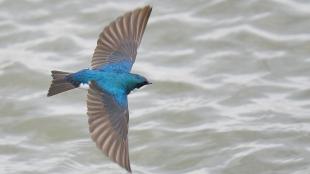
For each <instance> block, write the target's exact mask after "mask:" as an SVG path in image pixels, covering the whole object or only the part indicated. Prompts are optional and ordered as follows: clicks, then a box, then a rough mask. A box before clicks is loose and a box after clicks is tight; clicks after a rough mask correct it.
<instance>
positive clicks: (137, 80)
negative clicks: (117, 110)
mask: <svg viewBox="0 0 310 174" xmlns="http://www.w3.org/2000/svg"><path fill="white" fill-rule="evenodd" d="M122 64H123V62H118V63H114V64H110V65H108V66H104V67H102V68H99V69H94V70H91V69H83V70H81V71H78V72H76V73H72V74H70V75H68V76H66V77H65V79H66V80H67V81H69V82H71V83H73V84H75V83H76V85H77V86H80V85H81V84H89V83H90V82H94V83H96V84H97V86H98V87H99V89H100V90H101V91H105V92H107V93H109V94H111V95H113V97H115V99H116V101H117V102H118V104H120V105H121V106H127V100H126V99H125V96H127V95H128V94H129V93H130V92H131V91H132V90H133V89H135V88H139V87H140V86H143V85H147V84H148V83H149V82H148V81H147V80H146V79H145V78H144V77H142V76H140V75H138V74H132V73H129V72H126V71H123V70H122V69H121V68H119V67H122Z"/></svg>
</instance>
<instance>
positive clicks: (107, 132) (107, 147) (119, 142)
mask: <svg viewBox="0 0 310 174" xmlns="http://www.w3.org/2000/svg"><path fill="white" fill-rule="evenodd" d="M87 115H88V117H89V118H88V123H89V131H90V134H91V138H92V139H93V141H94V142H95V143H96V145H97V147H98V148H99V149H101V150H102V151H103V152H104V154H105V155H107V156H108V157H109V158H110V159H111V160H113V161H114V162H116V163H117V164H119V165H120V166H121V167H123V168H125V169H126V170H127V171H129V172H131V168H130V161H129V153H128V139H127V133H128V119H129V117H128V116H129V115H128V108H127V106H126V107H122V106H119V105H118V104H117V103H116V101H115V100H114V98H113V96H111V95H109V94H107V93H105V92H102V91H101V90H100V89H99V88H98V87H97V86H96V84H95V83H94V82H92V83H91V84H90V87H89V90H88V95H87Z"/></svg>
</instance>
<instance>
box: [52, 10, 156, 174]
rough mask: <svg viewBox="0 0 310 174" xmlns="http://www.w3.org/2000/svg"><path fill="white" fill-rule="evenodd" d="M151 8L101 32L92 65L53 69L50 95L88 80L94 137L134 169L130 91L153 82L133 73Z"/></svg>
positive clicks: (117, 159)
mask: <svg viewBox="0 0 310 174" xmlns="http://www.w3.org/2000/svg"><path fill="white" fill-rule="evenodd" d="M151 11H152V8H151V7H150V6H145V7H143V8H139V9H136V10H134V11H131V12H128V13H126V14H125V15H123V16H121V17H118V18H117V19H116V20H115V21H113V22H112V23H110V24H109V25H108V26H107V27H105V28H104V29H103V31H102V32H101V33H100V36H99V39H98V41H97V47H96V49H95V51H94V54H93V57H92V61H91V68H90V69H83V70H80V71H78V72H75V73H68V72H62V71H52V77H53V80H52V84H51V86H50V88H49V91H48V94H47V96H53V95H55V94H58V93H62V92H65V91H68V90H71V89H74V88H77V87H79V86H80V85H81V84H89V89H88V94H87V115H88V117H89V118H88V123H89V131H90V134H91V138H92V139H93V141H94V142H95V143H96V145H97V147H98V148H99V149H101V150H102V151H103V152H104V154H105V155H107V156H108V157H109V158H110V159H111V160H113V161H114V162H116V163H118V164H119V165H120V166H121V167H123V168H125V169H126V170H127V171H128V172H131V168H130V161H129V153H128V138H127V134H128V121H129V113H128V101H127V95H128V94H129V93H130V91H132V90H133V89H135V88H140V87H142V86H144V85H148V84H150V82H149V81H148V80H147V79H146V78H145V77H143V76H141V75H138V74H133V73H130V71H131V68H132V65H133V63H134V62H135V59H136V55H137V49H138V47H139V45H140V42H141V39H142V36H143V33H144V30H145V28H146V25H147V22H148V19H149V16H150V14H151Z"/></svg>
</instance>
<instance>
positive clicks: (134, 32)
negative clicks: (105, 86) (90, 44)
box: [91, 6, 152, 71]
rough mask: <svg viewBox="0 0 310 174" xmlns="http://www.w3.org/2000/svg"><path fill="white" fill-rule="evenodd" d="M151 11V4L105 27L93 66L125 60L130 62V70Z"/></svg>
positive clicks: (96, 67)
mask: <svg viewBox="0 0 310 174" xmlns="http://www.w3.org/2000/svg"><path fill="white" fill-rule="evenodd" d="M151 11H152V8H151V7H150V6H145V7H144V8H139V9H136V10H134V11H131V12H128V13H126V14H125V15H123V16H121V17H118V18H117V19H116V20H115V21H113V22H112V23H110V25H108V26H107V27H105V28H104V30H103V31H102V32H101V34H100V36H99V39H98V41H97V47H96V49H95V52H94V54H93V58H92V61H91V66H92V68H93V69H101V68H102V66H103V65H105V64H110V63H117V62H120V61H123V62H124V61H125V62H127V63H128V62H129V63H130V68H129V71H130V69H131V67H132V64H133V63H134V61H135V59H136V55H137V49H138V47H139V45H140V42H141V39H142V36H143V33H144V30H145V27H146V24H147V22H148V19H149V16H150V14H151ZM126 70H128V69H126Z"/></svg>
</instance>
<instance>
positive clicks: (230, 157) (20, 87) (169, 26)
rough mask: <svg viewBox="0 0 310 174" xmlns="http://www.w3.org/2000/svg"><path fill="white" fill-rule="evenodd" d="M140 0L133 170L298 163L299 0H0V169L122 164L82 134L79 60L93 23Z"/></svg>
mask: <svg viewBox="0 0 310 174" xmlns="http://www.w3.org/2000/svg"><path fill="white" fill-rule="evenodd" d="M147 4H150V5H152V6H153V12H152V14H151V17H150V21H149V24H148V26H147V29H146V31H145V34H144V38H143V40H142V44H141V47H140V48H139V50H138V56H137V61H136V63H135V65H134V68H133V72H135V73H140V74H142V75H144V76H146V77H148V78H149V79H150V80H151V81H152V82H153V85H151V86H147V87H145V88H143V89H141V90H138V91H135V92H133V93H132V94H131V95H130V96H129V105H130V131H129V146H130V159H131V165H132V169H133V173H136V174H151V173H165V174H166V173H167V174H180V173H186V174H247V173H251V174H288V173H289V174H309V173H310V165H309V164H310V100H309V99H310V89H309V86H310V77H309V76H310V56H309V55H310V30H309V29H310V18H309V15H310V3H309V1H308V0H269V1H261V0H235V1H231V0H209V1H207V0H200V1H199V0H197V1H187V0H174V1H172V0H170V1H155V0H154V1H151V0H149V1H138V0H135V1H130V2H128V1H115V0H104V1H103V0H87V1H86V0H72V1H71V0H0V84H1V87H0V99H1V102H0V137H1V138H0V164H1V166H0V173H1V174H17V173H22V174H41V173H42V174H46V173H48V174H59V173H66V174H67V173H68V174H77V173H83V174H94V173H104V174H115V173H124V174H125V173H126V171H125V170H123V169H121V168H120V167H119V166H118V165H116V164H114V163H113V162H111V161H110V160H109V159H107V158H106V157H105V156H104V155H103V154H102V153H101V152H100V151H99V150H98V149H97V148H96V147H95V144H94V143H93V142H92V141H91V139H90V136H89V133H88V124H87V116H86V99H85V98H86V91H85V90H81V89H78V90H74V91H70V92H67V93H64V94H62V95H57V96H55V97H52V98H47V97H46V94H47V90H48V87H49V85H50V80H51V77H50V71H51V70H64V71H76V70H79V69H82V68H87V67H89V65H90V59H91V56H92V53H93V50H94V48H95V46H96V40H97V37H98V35H99V33H100V32H101V30H102V28H103V27H104V26H106V25H108V24H109V23H110V22H111V21H112V20H114V19H115V18H117V17H118V16H120V15H123V14H124V13H125V12H127V11H130V10H133V9H135V8H137V7H141V6H144V5H147Z"/></svg>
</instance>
